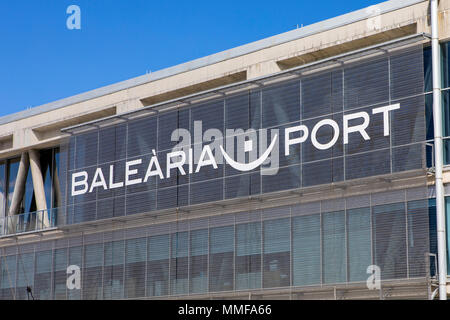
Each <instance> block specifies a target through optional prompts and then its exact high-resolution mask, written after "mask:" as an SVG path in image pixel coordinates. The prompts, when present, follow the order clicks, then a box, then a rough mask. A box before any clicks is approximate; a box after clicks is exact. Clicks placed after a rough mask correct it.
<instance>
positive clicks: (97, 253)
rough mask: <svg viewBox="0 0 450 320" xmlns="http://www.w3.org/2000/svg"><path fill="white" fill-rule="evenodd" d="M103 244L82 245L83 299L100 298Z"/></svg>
mask: <svg viewBox="0 0 450 320" xmlns="http://www.w3.org/2000/svg"><path fill="white" fill-rule="evenodd" d="M102 265H103V244H91V245H86V246H85V247H84V269H83V276H82V283H83V284H82V288H83V290H82V292H83V300H99V299H101V298H102Z"/></svg>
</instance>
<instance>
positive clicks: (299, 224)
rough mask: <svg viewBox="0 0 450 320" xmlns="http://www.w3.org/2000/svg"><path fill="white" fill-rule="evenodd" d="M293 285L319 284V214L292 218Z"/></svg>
mask: <svg viewBox="0 0 450 320" xmlns="http://www.w3.org/2000/svg"><path fill="white" fill-rule="evenodd" d="M292 255H293V256H292V272H293V275H292V277H293V285H294V286H302V285H311V284H320V215H319V214H314V215H307V216H299V217H294V218H293V219H292Z"/></svg>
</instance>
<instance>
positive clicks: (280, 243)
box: [263, 218, 291, 288]
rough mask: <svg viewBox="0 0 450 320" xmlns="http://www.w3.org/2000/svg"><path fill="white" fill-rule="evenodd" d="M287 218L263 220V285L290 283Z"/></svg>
mask: <svg viewBox="0 0 450 320" xmlns="http://www.w3.org/2000/svg"><path fill="white" fill-rule="evenodd" d="M289 222H290V221H289V218H284V219H277V220H270V221H264V257H263V269H264V275H263V277H264V278H263V287H264V288H271V287H285V286H288V285H289V283H290V260H291V259H290V251H291V249H290V234H291V232H290V223H289Z"/></svg>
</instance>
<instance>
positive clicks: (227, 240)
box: [209, 226, 234, 292]
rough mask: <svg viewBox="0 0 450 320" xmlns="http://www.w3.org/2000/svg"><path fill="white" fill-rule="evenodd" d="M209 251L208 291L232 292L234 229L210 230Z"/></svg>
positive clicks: (230, 227)
mask: <svg viewBox="0 0 450 320" xmlns="http://www.w3.org/2000/svg"><path fill="white" fill-rule="evenodd" d="M209 250H210V258H209V259H210V261H209V291H211V292H215V291H228V290H233V288H234V285H233V284H234V283H233V282H234V279H233V256H234V227H233V226H227V227H219V228H212V229H211V230H210V248H209Z"/></svg>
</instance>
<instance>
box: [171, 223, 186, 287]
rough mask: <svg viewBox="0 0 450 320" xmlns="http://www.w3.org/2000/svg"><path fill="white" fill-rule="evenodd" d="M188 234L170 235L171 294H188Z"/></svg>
mask: <svg viewBox="0 0 450 320" xmlns="http://www.w3.org/2000/svg"><path fill="white" fill-rule="evenodd" d="M188 248H189V241H188V233H187V232H177V233H174V234H172V254H171V260H170V284H171V286H170V291H171V294H185V293H187V292H188Z"/></svg>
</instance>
